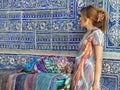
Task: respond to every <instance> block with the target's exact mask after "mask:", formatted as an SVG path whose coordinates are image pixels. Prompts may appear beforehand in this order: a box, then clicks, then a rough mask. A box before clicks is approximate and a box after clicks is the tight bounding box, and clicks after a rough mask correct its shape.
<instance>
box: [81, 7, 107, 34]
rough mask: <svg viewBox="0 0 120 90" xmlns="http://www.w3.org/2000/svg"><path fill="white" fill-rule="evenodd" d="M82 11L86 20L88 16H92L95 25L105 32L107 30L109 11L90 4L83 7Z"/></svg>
mask: <svg viewBox="0 0 120 90" xmlns="http://www.w3.org/2000/svg"><path fill="white" fill-rule="evenodd" d="M81 13H82V16H83V18H84V20H86V18H90V19H91V20H92V24H93V25H94V26H96V27H98V28H100V29H101V30H102V31H103V32H104V33H105V32H106V29H107V24H108V15H107V12H105V11H104V10H102V9H99V8H97V7H95V6H92V5H89V6H87V7H85V8H83V9H82V10H81Z"/></svg>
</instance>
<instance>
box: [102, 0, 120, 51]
mask: <svg viewBox="0 0 120 90" xmlns="http://www.w3.org/2000/svg"><path fill="white" fill-rule="evenodd" d="M104 8H105V9H106V10H107V11H108V14H109V26H108V30H107V34H106V46H105V50H106V51H116V52H119V51H120V0H104Z"/></svg>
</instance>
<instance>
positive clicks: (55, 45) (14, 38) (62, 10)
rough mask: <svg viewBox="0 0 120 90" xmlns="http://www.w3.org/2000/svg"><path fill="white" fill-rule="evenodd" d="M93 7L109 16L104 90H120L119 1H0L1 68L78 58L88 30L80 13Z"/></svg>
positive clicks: (104, 62)
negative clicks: (48, 59) (53, 57)
mask: <svg viewBox="0 0 120 90" xmlns="http://www.w3.org/2000/svg"><path fill="white" fill-rule="evenodd" d="M89 4H94V5H95V6H97V7H103V8H104V9H106V11H108V14H109V26H108V30H107V33H106V35H105V36H106V37H105V39H106V43H105V47H104V61H103V76H102V77H103V78H102V80H101V85H102V88H103V90H120V82H119V81H120V69H119V67H120V53H119V51H120V1H119V0H0V68H11V69H14V68H17V67H21V66H22V65H25V64H26V63H27V62H29V61H30V60H32V59H33V58H34V57H37V56H39V55H43V54H46V55H67V56H71V57H75V55H76V50H77V47H78V44H79V42H80V40H81V38H82V35H83V33H84V32H85V30H84V29H83V28H81V27H80V22H79V17H80V12H79V11H80V9H81V8H82V7H84V6H86V5H89Z"/></svg>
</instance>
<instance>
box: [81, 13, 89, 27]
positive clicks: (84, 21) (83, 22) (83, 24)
mask: <svg viewBox="0 0 120 90" xmlns="http://www.w3.org/2000/svg"><path fill="white" fill-rule="evenodd" d="M80 22H81V27H86V26H87V24H88V19H87V18H84V17H83V15H82V14H81V18H80Z"/></svg>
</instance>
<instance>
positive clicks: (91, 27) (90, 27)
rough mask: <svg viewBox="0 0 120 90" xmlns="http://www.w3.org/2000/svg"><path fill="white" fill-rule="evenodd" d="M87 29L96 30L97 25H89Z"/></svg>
mask: <svg viewBox="0 0 120 90" xmlns="http://www.w3.org/2000/svg"><path fill="white" fill-rule="evenodd" d="M86 28H87V31H91V30H95V29H97V27H95V26H93V25H92V24H89V25H87V27H86Z"/></svg>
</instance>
